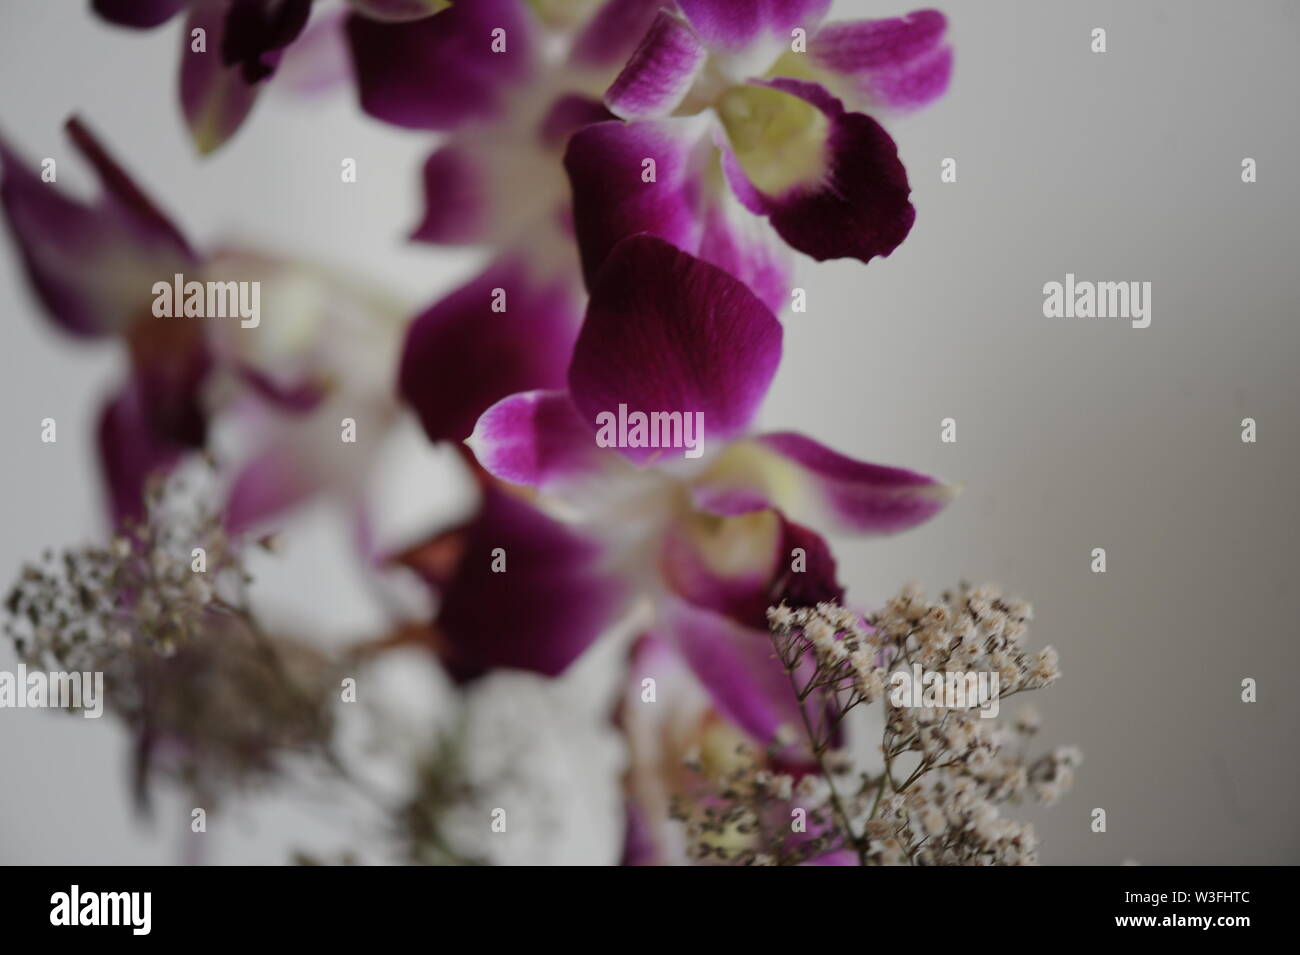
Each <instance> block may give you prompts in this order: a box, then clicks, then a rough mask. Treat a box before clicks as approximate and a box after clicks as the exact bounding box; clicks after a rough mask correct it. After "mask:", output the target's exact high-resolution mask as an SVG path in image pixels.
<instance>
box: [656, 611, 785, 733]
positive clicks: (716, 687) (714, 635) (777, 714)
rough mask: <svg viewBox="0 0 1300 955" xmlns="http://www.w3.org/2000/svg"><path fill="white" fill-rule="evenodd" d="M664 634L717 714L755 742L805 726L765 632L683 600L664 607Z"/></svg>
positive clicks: (782, 668) (783, 670)
mask: <svg viewBox="0 0 1300 955" xmlns="http://www.w3.org/2000/svg"><path fill="white" fill-rule="evenodd" d="M664 630H665V632H666V633H669V634H671V636H672V637H673V639H674V640H675V641H676V643H677V645H678V647H679V648H680V650H681V652H682V655H683V656H684V657H685V658H686V660H687V662H688V663H689V664H690V667H691V670H692V671H693V672H694V673H695V676H696V678H697V679H698V680H699V681H700V683H702V684H703V685H704V687H705V688H706V689H707V690H708V691H709V693H710V695H711V696H712V697H713V701H714V703H715V705H716V706H717V707H718V709H719V710H720V711H721V712H722V713H723V714H724V715H726V716H727V718H728V719H730V720H731V721H732V722H733V723H735V724H736V725H737V726H739V727H740V728H741V729H743V730H745V731H746V732H747V733H749V734H750V735H751V736H753V737H754V738H755V739H757V740H759V741H761V742H764V743H767V742H771V741H772V740H773V739H774V738H775V737H776V735H777V731H778V730H780V729H781V728H782V727H787V728H789V729H795V728H796V727H798V726H799V725H800V717H799V708H798V705H797V703H796V702H795V696H794V691H793V689H792V688H791V686H790V679H789V677H788V676H787V675H786V672H785V668H784V667H783V666H782V665H781V663H780V661H779V660H777V658H776V651H775V650H774V649H773V647H772V642H771V639H770V638H769V637H768V634H767V632H766V630H756V629H753V628H750V627H745V626H743V625H741V624H738V623H736V622H735V621H733V620H730V619H728V618H727V617H724V616H722V615H720V614H716V613H713V612H711V611H708V610H703V609H700V608H698V607H694V606H691V605H690V604H687V603H683V602H682V601H678V600H672V601H669V602H668V604H667V607H666V608H665V623H664Z"/></svg>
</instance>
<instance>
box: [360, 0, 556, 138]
mask: <svg viewBox="0 0 1300 955" xmlns="http://www.w3.org/2000/svg"><path fill="white" fill-rule="evenodd" d="M493 31H505V32H504V34H500V33H498V34H496V36H497V37H498V38H500V37H502V36H503V37H504V39H503V41H499V42H504V43H505V49H504V51H503V52H499V53H497V52H493V49H492V47H493V42H494V32H493ZM532 33H533V24H532V22H531V20H530V19H529V15H528V13H527V11H526V10H525V9H524V7H523V5H522V4H519V3H517V2H515V0H473V2H470V3H456V4H454V5H453V6H452V7H450V8H448V9H447V10H444V11H442V12H441V13H439V14H438V15H437V16H432V17H427V18H425V19H423V20H416V21H414V22H410V23H381V22H379V21H377V20H371V19H369V18H367V17H363V16H357V15H353V16H351V17H349V18H348V22H347V34H348V42H349V44H350V46H351V49H352V62H353V66H354V68H355V71H356V78H357V87H358V92H359V94H360V97H361V108H362V109H363V110H365V111H366V112H367V113H369V114H370V115H371V116H374V117H375V118H376V119H382V120H384V121H385V122H388V123H393V124H394V125H396V126H405V127H408V128H411V129H437V130H447V129H454V128H456V127H457V126H460V125H462V124H464V123H465V122H467V121H469V120H472V119H476V118H481V117H489V116H493V115H495V114H496V113H497V112H499V110H500V109H501V107H502V98H503V93H504V90H505V88H506V87H509V86H511V85H514V84H517V83H520V82H523V81H524V80H526V79H527V78H528V77H529V76H530V75H531V73H532V69H533V60H532V57H533V50H532V44H533V37H532ZM499 42H498V45H499Z"/></svg>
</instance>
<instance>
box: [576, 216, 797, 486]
mask: <svg viewBox="0 0 1300 955" xmlns="http://www.w3.org/2000/svg"><path fill="white" fill-rule="evenodd" d="M780 360H781V324H780V322H778V321H777V320H776V316H775V315H773V314H772V312H771V310H770V309H768V308H767V306H765V305H764V304H763V303H762V302H761V301H759V300H758V298H756V297H755V296H754V293H753V292H751V291H750V290H749V289H748V288H747V287H746V286H745V285H743V284H742V283H741V282H739V281H737V280H736V279H735V278H733V277H732V276H730V275H728V274H727V273H726V272H724V271H722V270H721V269H719V268H717V267H716V266H713V265H709V264H708V263H707V262H703V261H701V260H699V259H697V258H695V257H694V256H692V255H688V254H687V253H685V252H682V251H680V250H679V249H677V248H674V247H673V246H671V245H669V244H668V243H667V242H664V241H663V240H662V239H658V238H655V237H652V236H645V235H642V236H633V237H632V238H630V239H626V240H624V241H623V242H621V243H619V244H618V246H616V247H615V248H614V251H613V252H611V253H610V255H609V257H608V259H607V260H606V261H605V264H604V266H603V267H602V268H601V271H600V274H599V275H598V276H597V277H596V281H595V284H594V286H593V288H592V292H591V301H590V304H589V305H588V307H587V318H586V321H585V323H584V324H583V327H582V333H581V334H580V335H579V336H578V341H577V344H576V345H575V346H574V350H573V363H572V365H570V367H569V390H570V392H571V394H572V395H573V401H574V404H575V405H576V406H577V408H578V410H579V411H580V412H581V413H582V415H584V416H585V417H586V419H587V421H589V422H595V420H596V416H597V415H598V414H601V413H603V412H610V413H617V412H618V410H619V405H626V406H627V410H628V411H629V412H636V411H640V412H644V413H647V414H648V413H650V412H655V411H666V412H675V411H676V412H682V413H683V414H686V413H692V414H693V413H697V412H698V413H702V414H703V421H704V444H705V451H706V453H707V451H708V450H709V447H710V442H712V443H713V444H714V445H716V443H717V442H719V441H721V440H724V439H726V438H728V437H731V436H733V435H736V434H738V433H740V432H741V431H743V430H744V429H745V428H746V426H747V425H748V424H749V422H750V419H751V418H752V417H753V416H754V413H755V412H756V411H757V410H758V405H759V403H760V402H761V401H762V400H763V396H764V395H765V394H766V393H767V388H768V385H769V384H770V383H771V381H772V376H773V375H774V374H775V373H776V366H777V364H778V363H779V362H780ZM593 428H594V424H593ZM619 451H620V452H621V453H622V454H623V455H624V456H625V457H627V458H629V459H630V460H632V461H633V462H635V463H638V464H640V463H644V462H646V461H647V460H649V459H650V458H651V457H654V456H657V455H661V454H664V453H666V452H664V451H663V450H662V449H657V448H645V447H641V448H619Z"/></svg>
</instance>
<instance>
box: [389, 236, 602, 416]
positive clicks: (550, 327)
mask: <svg viewBox="0 0 1300 955" xmlns="http://www.w3.org/2000/svg"><path fill="white" fill-rule="evenodd" d="M496 289H501V290H502V291H503V292H504V303H505V311H500V312H499V311H494V310H493V302H494V300H496V301H502V299H501V298H500V297H499V296H497V295H496V294H495V290H496ZM581 318H582V313H581V304H580V301H579V292H578V290H577V289H575V288H574V287H573V282H572V281H571V280H570V279H569V278H568V277H567V276H562V277H557V278H553V279H549V280H541V279H538V278H537V277H535V276H534V275H533V274H532V270H531V268H530V267H529V265H528V264H527V263H526V262H525V261H524V260H522V259H504V260H499V261H497V262H495V263H493V264H492V265H491V266H489V267H488V269H487V270H486V271H485V272H483V273H482V274H481V275H479V276H478V277H477V278H475V279H473V280H471V281H470V282H468V283H467V284H466V285H464V286H462V287H461V288H459V289H457V290H456V291H455V292H452V293H451V294H450V295H448V296H447V297H446V298H444V299H442V300H441V301H439V302H438V303H437V304H435V305H433V306H432V307H430V308H428V309H427V310H425V311H424V312H423V313H422V314H420V315H418V316H417V317H416V318H415V319H414V320H413V321H412V322H411V327H410V329H409V330H408V332H407V336H406V344H405V347H404V349H403V353H402V362H401V369H400V372H399V379H398V380H399V391H400V393H401V396H402V398H403V400H404V401H405V402H406V403H407V404H409V405H410V406H411V407H412V408H413V409H414V410H415V412H416V413H417V414H418V415H419V417H420V422H421V423H422V424H423V425H424V430H425V432H426V433H427V434H428V436H429V439H430V440H432V441H462V440H464V439H465V438H466V437H467V436H468V435H469V433H470V432H471V431H472V430H473V429H474V423H475V422H476V421H477V420H478V417H479V415H481V414H482V413H483V412H484V411H486V410H487V409H488V407H490V406H491V405H493V404H495V403H496V402H497V401H500V400H501V399H502V398H504V397H506V396H507V395H512V394H514V393H515V392H519V391H531V390H533V389H537V388H562V387H564V383H565V369H566V368H567V366H568V362H569V358H570V356H571V355H572V352H573V342H574V340H575V338H576V337H577V334H578V325H579V323H580V322H581Z"/></svg>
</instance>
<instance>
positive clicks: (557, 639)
mask: <svg viewBox="0 0 1300 955" xmlns="http://www.w3.org/2000/svg"><path fill="white" fill-rule="evenodd" d="M449 549H452V550H454V552H455V554H456V557H457V559H456V560H455V561H454V567H451V568H447V567H445V566H442V565H443V564H444V563H445V560H444V557H443V555H445V554H446V552H447V551H448V550H449ZM426 554H427V555H429V556H430V558H431V559H432V560H434V561H435V562H436V566H432V567H431V568H430V570H429V571H427V572H426V571H425V569H424V568H425V566H426V561H425V555H426ZM603 560H604V555H603V551H602V549H601V547H600V546H599V545H598V544H596V543H595V542H594V541H593V540H591V539H589V538H587V537H584V536H582V535H580V534H579V533H578V532H576V531H574V530H571V529H570V528H567V527H565V526H564V525H562V524H559V523H557V522H556V521H553V520H552V519H550V518H549V517H547V516H545V515H544V514H542V513H541V512H540V511H538V510H536V509H535V508H533V507H532V506H531V505H529V504H527V503H525V502H524V501H521V500H519V499H517V498H515V497H513V496H511V495H509V494H506V493H505V492H503V491H501V490H499V489H498V488H496V487H494V486H493V485H491V484H489V485H487V486H486V487H485V488H484V497H483V503H482V507H481V510H480V512H479V514H478V516H477V517H476V518H475V519H474V520H473V521H471V522H470V523H469V524H467V525H466V526H464V527H462V528H460V529H459V530H457V531H453V532H452V533H451V534H450V535H444V536H443V537H441V538H439V539H437V540H435V541H433V542H431V543H430V544H429V545H428V548H427V549H417V550H416V551H413V552H412V553H411V554H409V555H407V556H406V557H405V558H404V562H405V563H406V564H407V565H408V566H410V567H412V568H413V569H414V570H416V572H417V573H422V574H423V576H425V578H426V580H428V581H429V583H430V584H431V585H432V586H433V587H434V588H435V589H436V590H437V591H438V594H439V596H440V598H441V602H440V607H439V611H438V616H437V619H436V622H435V625H436V628H437V631H438V637H439V639H438V644H439V649H440V650H441V651H442V655H443V659H444V661H445V663H446V665H447V667H448V669H449V670H450V671H451V672H452V673H453V675H455V676H457V677H459V678H462V679H465V678H469V677H472V676H476V675H478V674H480V673H483V672H484V671H486V670H489V669H493V668H497V667H513V668H517V669H524V670H531V671H533V672H536V673H541V674H544V675H546V676H558V675H559V674H560V673H562V672H564V670H565V669H567V668H568V666H569V664H570V663H572V662H573V661H574V660H575V659H577V658H578V656H580V655H581V654H582V652H583V651H584V650H585V649H586V648H587V647H588V646H590V645H591V643H592V642H593V641H594V640H595V639H596V638H597V637H598V636H599V635H600V633H601V631H602V630H603V629H604V628H605V627H607V626H608V625H609V624H611V623H612V622H613V620H614V618H615V616H616V615H617V613H618V612H619V610H620V609H621V608H622V606H623V589H624V588H623V584H622V583H621V581H620V580H619V579H618V577H616V576H615V575H613V574H612V573H610V572H608V571H607V570H605V568H604V566H603ZM494 567H495V568H496V570H494Z"/></svg>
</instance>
